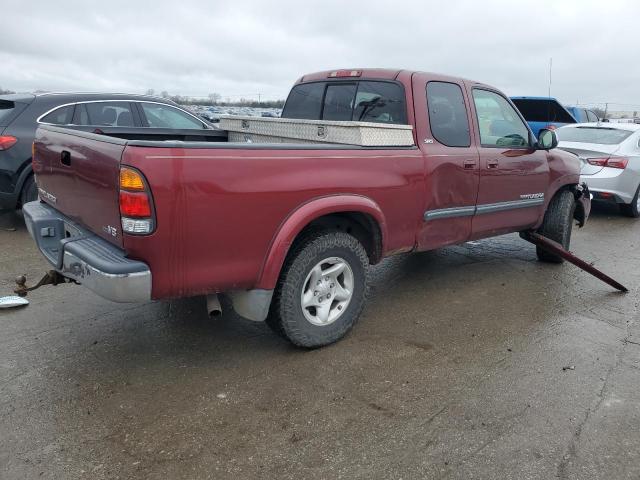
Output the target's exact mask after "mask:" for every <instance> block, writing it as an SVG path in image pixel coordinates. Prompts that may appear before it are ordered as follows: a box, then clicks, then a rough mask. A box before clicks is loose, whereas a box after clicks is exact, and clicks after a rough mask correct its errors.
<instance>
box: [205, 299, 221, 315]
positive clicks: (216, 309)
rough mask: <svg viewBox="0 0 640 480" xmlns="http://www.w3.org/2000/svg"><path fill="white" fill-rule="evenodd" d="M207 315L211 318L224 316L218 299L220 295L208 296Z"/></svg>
mask: <svg viewBox="0 0 640 480" xmlns="http://www.w3.org/2000/svg"><path fill="white" fill-rule="evenodd" d="M207 313H208V314H209V316H210V317H219V316H220V315H222V306H221V305H220V300H219V299H218V294H217V293H214V294H213V295H207Z"/></svg>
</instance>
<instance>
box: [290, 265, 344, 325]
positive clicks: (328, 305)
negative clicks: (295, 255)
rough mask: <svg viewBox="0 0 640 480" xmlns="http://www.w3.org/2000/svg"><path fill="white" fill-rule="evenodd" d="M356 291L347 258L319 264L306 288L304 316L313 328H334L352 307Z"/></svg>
mask: <svg viewBox="0 0 640 480" xmlns="http://www.w3.org/2000/svg"><path fill="white" fill-rule="evenodd" d="M353 287H354V276H353V270H352V269H351V267H350V266H349V264H348V263H347V262H346V261H345V260H344V259H343V258H340V257H329V258H325V259H324V260H321V261H319V262H318V263H317V264H316V265H315V266H314V267H313V268H312V269H311V271H310V272H309V274H308V275H307V278H306V279H305V281H304V283H303V285H302V292H301V293H300V303H301V305H302V313H303V314H304V316H305V318H306V319H307V321H308V322H309V323H311V324H313V325H316V326H320V327H323V326H326V325H330V324H332V323H333V322H335V321H336V320H338V318H340V317H341V316H342V315H343V314H344V312H345V310H346V309H347V307H348V306H349V303H350V302H351V298H352V296H353Z"/></svg>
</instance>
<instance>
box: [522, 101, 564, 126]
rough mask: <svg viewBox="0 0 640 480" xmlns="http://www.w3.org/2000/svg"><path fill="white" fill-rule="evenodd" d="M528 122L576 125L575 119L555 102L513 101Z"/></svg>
mask: <svg viewBox="0 0 640 480" xmlns="http://www.w3.org/2000/svg"><path fill="white" fill-rule="evenodd" d="M511 101H512V102H513V103H514V104H515V105H516V107H518V110H520V113H522V116H523V117H524V118H525V120H527V121H528V122H558V123H576V121H575V119H574V118H573V117H572V116H571V114H570V113H569V112H567V111H566V110H565V109H564V107H563V106H562V105H560V104H559V103H558V102H556V101H555V100H545V99H517V98H516V99H513V98H512V99H511Z"/></svg>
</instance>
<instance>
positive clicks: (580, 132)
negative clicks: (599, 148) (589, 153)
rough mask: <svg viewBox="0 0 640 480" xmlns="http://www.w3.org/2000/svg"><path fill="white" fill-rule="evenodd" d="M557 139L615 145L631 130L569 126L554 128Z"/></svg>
mask: <svg viewBox="0 0 640 480" xmlns="http://www.w3.org/2000/svg"><path fill="white" fill-rule="evenodd" d="M556 133H557V135H558V140H560V141H562V142H576V143H599V144H601V145H616V144H618V143H621V142H622V141H623V140H625V139H626V138H628V137H629V136H630V135H631V134H632V133H633V132H632V131H631V130H620V129H616V128H603V127H570V128H559V129H558V130H556Z"/></svg>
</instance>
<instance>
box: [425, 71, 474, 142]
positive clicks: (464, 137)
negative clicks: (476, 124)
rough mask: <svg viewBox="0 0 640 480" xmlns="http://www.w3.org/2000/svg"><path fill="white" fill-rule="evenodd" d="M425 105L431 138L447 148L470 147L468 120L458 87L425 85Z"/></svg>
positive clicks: (440, 84)
mask: <svg viewBox="0 0 640 480" xmlns="http://www.w3.org/2000/svg"><path fill="white" fill-rule="evenodd" d="M427 104H428V111H429V124H430V125H431V133H432V134H433V138H435V139H436V140H437V141H438V142H440V143H442V144H443V145H446V146H447V147H468V146H470V145H471V136H470V133H469V119H468V117H467V109H466V107H465V105H464V97H463V96H462V90H461V89H460V86H459V85H456V84H455V83H448V82H429V83H427Z"/></svg>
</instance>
